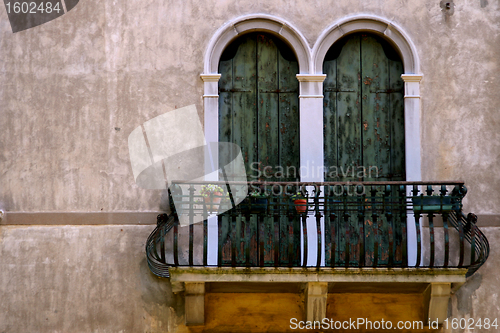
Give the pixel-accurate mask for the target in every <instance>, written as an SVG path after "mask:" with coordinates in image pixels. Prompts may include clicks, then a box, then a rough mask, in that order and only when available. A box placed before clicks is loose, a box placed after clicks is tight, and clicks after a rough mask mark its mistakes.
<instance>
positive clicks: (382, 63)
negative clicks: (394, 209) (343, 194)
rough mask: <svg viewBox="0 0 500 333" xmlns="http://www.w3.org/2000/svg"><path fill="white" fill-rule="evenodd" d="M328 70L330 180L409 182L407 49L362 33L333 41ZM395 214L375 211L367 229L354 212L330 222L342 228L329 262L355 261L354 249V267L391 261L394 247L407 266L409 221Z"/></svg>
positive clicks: (327, 166) (337, 230)
mask: <svg viewBox="0 0 500 333" xmlns="http://www.w3.org/2000/svg"><path fill="white" fill-rule="evenodd" d="M323 70H324V73H325V74H326V75H327V76H326V79H325V81H324V85H323V93H324V104H323V117H324V154H325V155H324V159H325V160H324V162H325V170H326V172H325V180H326V181H377V180H380V181H383V180H405V159H404V158H405V140H404V137H405V128H404V102H403V88H404V87H403V80H402V79H401V74H402V73H403V63H402V61H401V59H400V56H399V54H398V53H397V52H396V51H395V50H394V48H392V46H391V45H390V44H389V43H388V42H387V41H385V40H384V39H382V38H381V37H378V36H376V35H374V34H369V33H365V32H362V33H354V34H350V35H347V36H346V37H344V38H341V39H340V40H338V41H337V42H336V43H335V44H334V45H332V47H331V48H330V50H329V51H328V52H327V54H326V57H325V61H324V64H323ZM395 190H397V189H396V188H394V189H393V195H394V197H395V198H396V192H395ZM367 195H370V194H369V193H367ZM385 200H389V201H390V199H387V197H386V199H385ZM388 219H389V218H388V217H387V216H385V215H381V216H379V217H376V216H372V215H370V214H367V215H365V218H364V223H363V228H362V230H360V226H359V220H358V216H357V215H356V214H354V213H351V214H347V215H343V216H342V220H341V221H340V222H339V221H336V222H334V225H333V226H330V225H328V226H327V228H332V227H333V228H334V229H335V233H332V234H331V235H327V236H326V237H327V239H326V243H327V244H336V245H337V246H336V247H335V248H331V245H327V248H326V263H327V265H329V264H330V262H331V260H336V261H340V262H343V261H344V260H347V258H346V254H345V253H346V252H345V248H346V246H348V247H349V248H350V249H349V252H350V253H351V257H350V259H349V261H350V264H351V265H355V266H357V265H360V264H361V265H365V264H367V265H373V264H374V262H376V265H387V264H388V260H389V257H390V256H389V251H393V254H394V262H392V263H391V265H398V264H402V263H403V262H404V260H405V258H403V254H402V244H403V242H405V238H404V237H403V226H404V223H403V221H402V219H401V217H400V216H394V217H393V218H392V221H389V220H388ZM391 224H392V227H391ZM390 231H391V232H390ZM376 233H379V234H380V239H379V244H378V245H376V243H374V242H375V241H374V237H373V236H372V235H373V234H376ZM346 234H347V235H349V239H346V238H345V237H344V235H346ZM391 234H392V235H391ZM363 235H364V237H365V239H364V240H363V241H362V242H361V241H360V237H363ZM329 237H335V239H330V238H329ZM360 244H364V248H362V247H361V245H360ZM360 252H361V253H360ZM333 258H336V259H333ZM357 258H361V261H362V262H361V263H359V262H358V261H357Z"/></svg>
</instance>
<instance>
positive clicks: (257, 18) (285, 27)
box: [204, 14, 311, 74]
mask: <svg viewBox="0 0 500 333" xmlns="http://www.w3.org/2000/svg"><path fill="white" fill-rule="evenodd" d="M251 31H264V32H270V33H271V34H274V35H277V36H279V37H281V38H282V39H283V40H284V41H285V42H287V43H288V44H289V45H290V47H291V48H292V50H293V51H294V52H295V55H296V56H297V60H298V63H299V73H309V71H310V68H311V67H310V64H311V61H310V59H311V57H310V54H311V49H310V47H309V45H308V44H307V42H306V39H305V38H304V36H303V35H302V34H301V33H300V32H299V31H298V30H297V29H296V28H295V27H294V26H293V25H291V24H290V23H288V22H286V21H285V20H282V19H280V18H279V17H277V16H273V15H266V14H252V15H245V16H241V17H238V18H236V19H234V20H232V21H229V22H227V23H226V24H224V25H223V26H222V27H221V28H219V30H217V31H216V33H215V34H214V36H213V37H212V39H211V40H210V42H209V44H208V47H207V50H206V52H205V58H204V74H216V73H217V70H218V67H219V60H220V57H221V55H222V52H223V51H224V49H225V48H226V46H227V45H229V44H230V43H231V42H232V41H233V40H234V39H236V38H237V37H238V36H241V35H242V34H245V33H248V32H251Z"/></svg>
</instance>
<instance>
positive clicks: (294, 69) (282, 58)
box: [219, 32, 300, 180]
mask: <svg viewBox="0 0 500 333" xmlns="http://www.w3.org/2000/svg"><path fill="white" fill-rule="evenodd" d="M219 73H221V78H220V80H219V141H220V142H232V143H235V144H238V145H239V146H240V147H241V150H242V154H243V158H244V161H245V168H246V170H247V176H248V179H249V180H256V178H259V179H260V180H277V179H279V180H296V179H297V178H298V170H299V163H300V158H299V148H300V147H299V101H298V81H297V79H296V77H295V76H296V74H297V73H298V63H297V59H296V57H295V54H294V52H293V51H292V50H291V49H290V47H289V46H288V45H286V44H285V43H284V42H283V41H282V40H281V39H280V38H278V37H275V36H273V35H270V34H267V33H262V32H258V33H249V34H245V35H243V36H241V37H239V38H237V39H236V40H235V41H233V42H232V43H231V44H230V45H229V46H228V47H227V48H226V49H225V50H224V52H223V54H222V56H221V59H220V63H219ZM259 176H260V177H259Z"/></svg>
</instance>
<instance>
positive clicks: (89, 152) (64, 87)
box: [0, 0, 500, 213]
mask: <svg viewBox="0 0 500 333" xmlns="http://www.w3.org/2000/svg"><path fill="white" fill-rule="evenodd" d="M481 4H483V5H484V4H485V2H480V1H467V2H460V3H457V4H456V5H455V9H454V13H453V15H451V16H450V15H445V14H444V13H443V11H442V9H441V7H440V6H439V2H438V1H430V0H427V1H423V0H421V1H405V0H391V1H378V0H370V1H354V2H353V1H315V2H311V1H307V2H306V1H294V2H290V1H254V0H252V1H238V2H237V3H235V2H234V1H192V0H188V1H182V2H168V1H159V2H158V1H157V2H147V1H146V2H144V1H134V2H131V1H127V2H109V1H92V0H87V1H81V2H80V3H79V4H78V5H77V6H76V7H75V8H74V9H73V10H72V11H70V12H69V13H68V14H66V15H64V16H62V17H60V18H58V19H56V20H54V21H52V22H49V23H46V24H44V25H41V26H38V27H35V28H32V29H29V30H26V31H22V32H19V33H16V34H13V33H12V32H11V31H10V26H9V23H8V20H7V15H6V12H5V11H3V10H2V11H0V22H1V24H0V110H1V115H2V116H1V117H0V129H1V130H0V142H1V147H2V149H0V163H1V164H0V170H1V172H0V208H3V209H6V210H9V211H127V210H132V211H137V210H142V211H144V210H157V209H158V206H159V200H160V199H159V197H160V195H159V193H158V192H157V191H149V190H142V189H138V188H137V187H136V186H135V184H134V181H133V178H132V172H131V167H130V162H129V156H128V148H127V137H128V134H129V133H130V132H131V131H132V130H133V129H134V128H136V127H137V126H139V125H140V124H142V123H144V122H145V121H146V120H149V119H151V118H153V117H154V116H156V115H159V114H162V113H164V112H167V111H170V110H173V109H174V108H176V107H182V106H186V105H189V104H193V103H194V104H196V105H197V107H198V109H199V112H200V117H201V116H202V99H201V95H202V81H201V79H200V78H199V74H200V73H201V72H202V71H203V55H204V52H205V50H206V47H207V44H208V41H209V40H210V38H211V37H212V36H213V35H214V33H215V31H216V30H217V29H218V28H219V27H221V26H222V25H223V24H224V23H225V22H227V21H229V20H231V19H234V18H236V17H238V16H241V15H245V14H251V13H266V14H272V15H276V16H278V17H280V18H282V19H285V20H287V21H288V22H290V23H291V24H293V25H294V26H295V27H297V28H298V29H299V30H300V31H301V32H302V33H303V34H304V36H305V37H306V39H307V40H308V42H309V43H310V45H311V46H312V45H313V43H314V42H315V41H316V40H317V38H318V36H319V35H320V33H321V32H322V31H323V30H324V29H325V28H327V27H328V26H329V25H331V24H332V23H333V22H335V21H336V20H339V19H341V18H344V17H346V16H349V15H354V14H360V13H365V14H374V15H379V16H381V17H384V18H386V19H388V20H391V21H393V22H394V23H396V24H398V25H400V26H401V27H402V28H403V29H404V30H405V31H406V32H407V33H408V36H409V37H410V39H411V40H412V41H413V42H414V44H415V46H416V49H417V50H418V53H419V57H420V60H421V71H422V73H423V74H424V81H423V85H422V92H421V93H422V133H421V137H422V148H423V149H422V170H423V178H424V179H426V180H442V179H464V180H465V181H466V184H467V186H468V187H469V190H470V191H469V195H468V201H466V202H467V207H466V208H468V209H470V210H473V211H475V212H477V213H498V209H497V208H496V203H497V202H498V200H499V199H500V191H498V190H496V189H498V188H500V186H499V185H500V184H499V181H500V171H498V170H497V168H496V164H497V162H498V161H499V151H500V149H499V148H500V147H499V145H500V140H499V139H500V138H499V135H500V134H498V131H497V127H498V126H499V121H500V119H499V118H500V115H499V113H498V112H497V111H496V108H497V105H498V104H499V103H498V102H499V99H500V97H499V95H498V94H497V91H498V90H499V89H498V88H499V83H498V80H497V78H496V76H497V73H498V68H497V67H498V61H497V59H498V58H499V56H500V47H499V46H498V45H500V43H498V40H499V38H498V36H499V29H500V28H499V25H498V20H499V8H498V6H499V4H498V2H494V1H490V2H489V3H488V4H486V5H485V6H483V7H482V6H481ZM166 130H168V129H166Z"/></svg>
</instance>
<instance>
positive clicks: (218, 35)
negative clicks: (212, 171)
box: [200, 14, 312, 164]
mask: <svg viewBox="0 0 500 333" xmlns="http://www.w3.org/2000/svg"><path fill="white" fill-rule="evenodd" d="M252 31H263V32H269V33H271V34H274V35H276V36H278V37H280V38H281V39H282V40H283V41H285V42H286V43H287V44H289V46H290V48H291V49H292V50H293V51H294V53H295V55H296V57H297V61H298V64H299V73H301V74H302V73H303V74H304V75H307V74H308V73H310V70H311V69H312V67H311V48H310V47H309V45H308V44H307V41H306V39H305V38H304V36H303V35H302V34H301V33H300V32H299V31H298V30H297V29H296V28H295V27H294V26H293V25H291V24H290V23H288V22H286V21H285V20H282V19H280V18H278V17H276V16H273V15H266V14H252V15H244V16H241V17H238V18H236V19H234V20H232V21H229V22H227V23H226V24H224V25H223V26H222V27H221V28H219V29H218V30H217V31H216V32H215V34H214V35H213V37H212V38H211V40H210V42H209V43H208V47H207V50H206V52H205V57H204V73H202V74H201V75H200V76H201V79H202V80H203V82H204V94H203V109H204V128H205V139H206V141H207V142H217V141H218V139H219V137H218V135H219V103H218V98H219V94H218V82H219V79H220V76H221V75H220V74H219V73H218V68H219V61H220V57H221V55H222V52H223V51H224V49H225V48H226V46H228V45H229V44H230V43H231V42H232V41H234V40H235V39H236V38H237V37H239V36H241V35H243V34H245V33H249V32H252ZM299 75H300V74H299ZM208 162H209V161H206V163H208ZM210 163H212V164H213V163H217V161H210Z"/></svg>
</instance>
